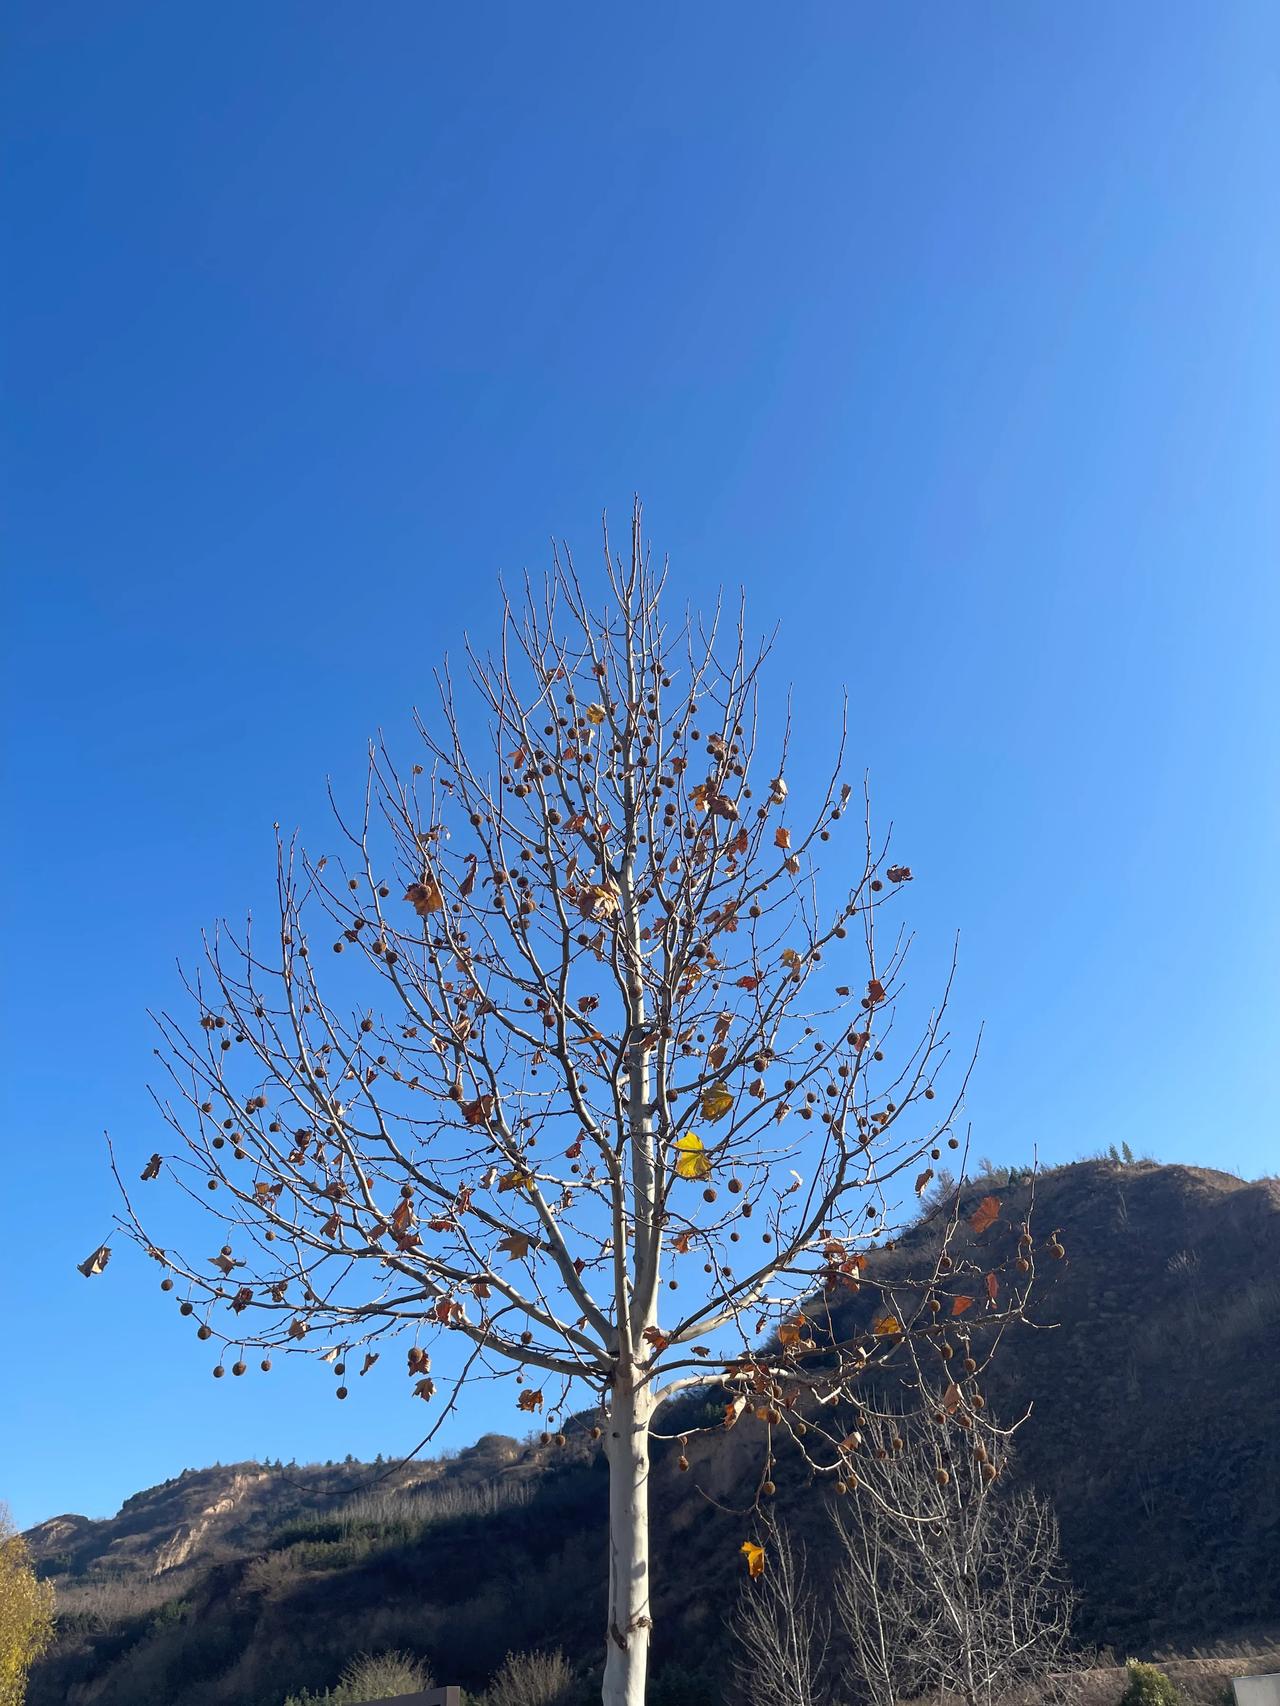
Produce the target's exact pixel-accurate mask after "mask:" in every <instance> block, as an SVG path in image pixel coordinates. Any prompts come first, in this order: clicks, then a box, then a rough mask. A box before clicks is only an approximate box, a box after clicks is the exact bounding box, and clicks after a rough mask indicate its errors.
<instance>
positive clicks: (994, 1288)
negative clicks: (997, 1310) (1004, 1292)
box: [987, 1274, 1000, 1303]
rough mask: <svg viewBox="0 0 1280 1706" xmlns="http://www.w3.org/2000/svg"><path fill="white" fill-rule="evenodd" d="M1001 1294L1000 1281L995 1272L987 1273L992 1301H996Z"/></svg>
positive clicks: (988, 1292) (988, 1289) (988, 1293)
mask: <svg viewBox="0 0 1280 1706" xmlns="http://www.w3.org/2000/svg"><path fill="white" fill-rule="evenodd" d="M999 1295H1000V1281H999V1280H998V1279H997V1278H996V1276H995V1275H994V1274H988V1275H987V1296H988V1297H989V1298H990V1300H991V1302H992V1303H994V1302H995V1300H996V1298H997V1297H999Z"/></svg>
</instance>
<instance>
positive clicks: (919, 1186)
mask: <svg viewBox="0 0 1280 1706" xmlns="http://www.w3.org/2000/svg"><path fill="white" fill-rule="evenodd" d="M932 1177H933V1168H932V1167H926V1168H925V1170H924V1172H923V1173H921V1175H920V1177H919V1178H918V1179H917V1180H916V1195H917V1196H920V1195H921V1194H922V1192H923V1191H924V1188H925V1186H926V1185H927V1184H928V1183H929V1180H930V1179H932Z"/></svg>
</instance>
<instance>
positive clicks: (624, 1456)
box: [601, 1380, 652, 1706]
mask: <svg viewBox="0 0 1280 1706" xmlns="http://www.w3.org/2000/svg"><path fill="white" fill-rule="evenodd" d="M651 1410H652V1403H651V1400H650V1397H649V1392H648V1388H647V1387H642V1388H641V1389H640V1391H639V1392H637V1391H636V1390H635V1388H634V1387H632V1386H631V1384H630V1382H629V1381H627V1382H625V1383H624V1382H623V1381H622V1380H619V1382H618V1384H617V1386H616V1387H615V1388H614V1393H613V1406H612V1414H611V1416H610V1418H609V1424H608V1428H607V1430H606V1455H607V1457H608V1461H609V1624H608V1637H607V1656H606V1658H605V1666H604V1688H603V1691H602V1694H601V1699H602V1701H603V1703H604V1706H644V1693H645V1679H646V1676H647V1674H648V1669H649V1635H650V1630H651V1628H652V1620H651V1617H650V1613H649V1419H650V1414H651Z"/></svg>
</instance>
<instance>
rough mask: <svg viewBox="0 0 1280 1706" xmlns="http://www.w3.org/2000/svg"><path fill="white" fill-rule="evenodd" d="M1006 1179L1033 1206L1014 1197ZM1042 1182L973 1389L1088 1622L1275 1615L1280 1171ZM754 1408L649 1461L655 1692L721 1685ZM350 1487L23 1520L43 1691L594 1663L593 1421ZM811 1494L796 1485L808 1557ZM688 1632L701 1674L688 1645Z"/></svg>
mask: <svg viewBox="0 0 1280 1706" xmlns="http://www.w3.org/2000/svg"><path fill="white" fill-rule="evenodd" d="M981 1188H985V1187H981ZM997 1194H998V1195H1000V1196H1001V1197H1002V1199H1003V1202H1004V1205H1005V1208H1006V1211H1007V1212H1008V1213H1009V1214H1011V1215H1018V1216H1021V1214H1022V1213H1023V1212H1024V1211H1025V1205H1026V1202H1027V1198H1028V1188H1027V1187H1026V1186H1025V1185H1024V1186H1019V1187H1014V1188H1010V1189H1005V1190H1000V1191H998V1192H997ZM1035 1197H1036V1201H1035V1224H1036V1226H1037V1229H1038V1230H1040V1231H1045V1232H1047V1231H1048V1230H1049V1229H1050V1228H1060V1229H1061V1234H1062V1239H1063V1242H1064V1243H1065V1245H1066V1248H1067V1253H1068V1259H1067V1260H1066V1261H1065V1262H1062V1263H1056V1264H1053V1265H1052V1270H1051V1272H1050V1273H1049V1274H1047V1275H1046V1276H1045V1281H1044V1283H1043V1284H1041V1285H1040V1286H1039V1287H1038V1292H1037V1297H1036V1305H1035V1315H1036V1318H1037V1321H1038V1322H1039V1323H1040V1324H1041V1325H1040V1327H1039V1328H1037V1329H1023V1330H1020V1331H1019V1332H1017V1333H1016V1334H1015V1335H1013V1336H1011V1337H1010V1338H1009V1339H1008V1340H1007V1341H1006V1343H1005V1346H1004V1347H1003V1349H1002V1351H1001V1354H1000V1358H999V1360H998V1363H997V1366H996V1369H995V1371H994V1373H993V1376H992V1378H991V1379H989V1380H988V1382H987V1391H988V1396H989V1398H990V1400H991V1401H992V1402H993V1404H994V1405H995V1406H996V1407H997V1408H998V1410H999V1412H1000V1413H1001V1414H1003V1415H1005V1416H1006V1417H1008V1416H1012V1415H1013V1414H1015V1413H1020V1412H1021V1411H1022V1410H1023V1409H1025V1408H1026V1407H1027V1405H1031V1406H1032V1414H1031V1417H1030V1419H1029V1421H1028V1422H1027V1423H1026V1425H1025V1426H1024V1427H1023V1428H1022V1429H1021V1430H1020V1432H1019V1436H1018V1470H1019V1473H1020V1474H1021V1475H1023V1476H1025V1477H1026V1478H1027V1479H1029V1480H1030V1481H1032V1482H1033V1483H1034V1484H1035V1485H1036V1486H1037V1487H1038V1488H1040V1489H1041V1491H1043V1492H1044V1493H1045V1494H1047V1495H1048V1496H1049V1497H1050V1498H1052V1500H1053V1502H1054V1504H1055V1506H1056V1508H1057V1511H1058V1514H1059V1519H1060V1522H1061V1525H1062V1532H1063V1542H1064V1548H1065V1551H1066V1554H1067V1558H1068V1560H1069V1563H1070V1567H1071V1572H1072V1576H1073V1578H1074V1581H1075V1583H1076V1586H1077V1588H1078V1590H1079V1593H1080V1614H1079V1630H1080V1634H1081V1636H1082V1638H1083V1639H1085V1640H1087V1641H1089V1642H1092V1643H1095V1644H1099V1645H1111V1646H1113V1647H1115V1648H1116V1649H1117V1650H1118V1651H1120V1652H1122V1653H1123V1652H1134V1653H1140V1652H1143V1651H1148V1650H1151V1649H1152V1648H1154V1647H1157V1646H1160V1645H1174V1646H1179V1647H1182V1648H1186V1647H1188V1646H1190V1645H1192V1644H1195V1643H1207V1642H1211V1641H1217V1640H1222V1639H1226V1638H1230V1637H1232V1636H1233V1635H1236V1634H1239V1633H1241V1632H1244V1631H1247V1630H1249V1629H1251V1628H1257V1627H1262V1626H1267V1625H1274V1624H1275V1623H1276V1622H1277V1620H1280V1185H1278V1184H1277V1183H1276V1182H1274V1181H1263V1182H1259V1183H1252V1184H1250V1183H1245V1182H1243V1181H1241V1180H1239V1179H1236V1178H1233V1177H1232V1176H1230V1175H1228V1174H1224V1173H1218V1172H1212V1171H1209V1170H1206V1169H1199V1168H1187V1167H1160V1166H1155V1165H1151V1164H1143V1163H1139V1164H1137V1165H1129V1166H1120V1165H1116V1164H1112V1163H1110V1162H1105V1161H1090V1162H1080V1163H1077V1164H1075V1165H1073V1166H1068V1167H1063V1168H1059V1169H1055V1170H1054V1171H1052V1172H1050V1173H1048V1174H1046V1175H1044V1176H1042V1177H1041V1178H1040V1179H1039V1180H1038V1181H1037V1182H1036V1186H1035ZM933 1236H934V1234H933V1232H932V1231H931V1229H930V1228H929V1227H927V1226H924V1227H921V1228H919V1229H917V1230H916V1231H915V1232H913V1233H910V1234H908V1235H907V1237H906V1238H905V1239H904V1240H903V1241H902V1246H901V1249H900V1251H899V1252H897V1253H896V1254H895V1255H894V1256H886V1257H884V1258H883V1260H884V1261H885V1262H892V1261H895V1260H903V1261H906V1260H910V1259H911V1257H912V1254H913V1249H915V1248H916V1247H917V1246H918V1245H920V1244H922V1243H924V1242H926V1241H927V1240H929V1239H930V1238H932V1237H933ZM752 1426H754V1424H749V1423H745V1424H741V1425H740V1429H737V1430H735V1432H734V1434H733V1435H730V1436H728V1438H727V1439H726V1440H724V1441H720V1440H717V1441H713V1442H705V1443H701V1444H697V1445H695V1447H694V1448H693V1449H692V1450H691V1453H690V1455H691V1457H692V1459H693V1468H692V1473H690V1474H689V1475H687V1476H684V1475H678V1474H677V1473H676V1472H675V1467H674V1459H673V1455H672V1454H671V1453H670V1452H665V1453H664V1452H662V1451H660V1452H659V1456H658V1461H657V1465H656V1472H655V1480H654V1485H655V1503H656V1507H657V1508H656V1513H655V1518H656V1530H657V1544H658V1546H659V1548H660V1550H659V1553H658V1571H659V1573H658V1580H657V1584H656V1586H657V1594H656V1606H655V1609H656V1613H657V1631H656V1641H655V1659H656V1665H657V1672H658V1679H659V1687H658V1689H657V1695H658V1701H659V1706H663V1702H664V1701H665V1702H667V1703H669V1706H674V1703H675V1702H676V1701H680V1702H681V1703H682V1706H699V1703H700V1702H703V1701H714V1700H716V1699H717V1694H716V1692H715V1690H714V1688H713V1686H712V1684H711V1682H710V1678H711V1677H712V1676H713V1675H714V1674H715V1671H716V1666H715V1665H714V1663H713V1662H711V1661H714V1658H715V1654H716V1651H717V1649H718V1648H719V1647H720V1646H721V1644H722V1641H723V1610H724V1606H725V1604H726V1596H727V1595H728V1594H731V1592H732V1591H733V1588H734V1586H735V1585H736V1575H737V1572H738V1569H739V1561H738V1559H737V1557H736V1548H737V1544H738V1542H739V1541H740V1540H741V1538H742V1536H741V1533H740V1532H739V1531H740V1529H741V1527H742V1519H740V1518H738V1517H735V1516H733V1515H732V1514H729V1513H726V1512H725V1511H723V1510H722V1509H719V1508H717V1507H718V1505H719V1504H727V1503H731V1502H732V1501H733V1499H734V1498H735V1496H736V1495H737V1493H738V1488H737V1487H736V1486H735V1480H740V1478H741V1472H742V1469H743V1467H744V1465H745V1464H746V1463H747V1462H748V1461H752V1460H753V1454H752V1451H751V1439H750V1432H749V1430H750V1428H751V1427H752ZM374 1473H376V1471H373V1470H370V1471H368V1474H369V1475H372V1474H374ZM360 1476H361V1468H360V1466H350V1465H348V1466H343V1467H342V1468H340V1469H338V1470H332V1469H330V1470H320V1469H316V1468H310V1469H306V1470H300V1471H294V1470H290V1471H288V1472H282V1471H278V1470H270V1469H265V1468H263V1467H262V1466H260V1465H256V1464H240V1465H236V1466H233V1467H230V1468H222V1469H214V1470H204V1471H199V1472H188V1473H187V1474H185V1475H183V1476H181V1477H179V1478H178V1479H176V1480H175V1481H172V1482H169V1483H167V1484H165V1485H164V1486H162V1487H158V1488H154V1489H152V1490H150V1491H149V1492H146V1493H140V1494H138V1495H137V1496H135V1497H134V1498H132V1499H130V1500H129V1501H128V1502H127V1503H126V1505H125V1506H124V1507H123V1509H122V1510H121V1512H120V1514H119V1515H118V1516H117V1517H115V1518H112V1519H110V1520H108V1521H105V1522H88V1521H87V1520H86V1519H84V1518H82V1517H75V1516H67V1517H59V1518H56V1519H54V1520H53V1521H51V1522H47V1523H43V1524H41V1525H40V1526H39V1527H38V1528H36V1529H34V1530H32V1531H31V1533H30V1534H29V1536H28V1538H29V1540H30V1542H31V1546H32V1550H33V1552H34V1554H35V1556H36V1557H37V1559H38V1560H39V1561H40V1564H41V1567H42V1568H43V1569H44V1570H45V1572H46V1573H47V1574H49V1575H51V1576H52V1577H53V1579H54V1580H55V1581H56V1582H57V1584H58V1589H59V1595H60V1602H61V1604H62V1607H63V1614H64V1615H63V1633H62V1638H61V1640H60V1642H59V1646H58V1648H57V1650H56V1651H55V1653H54V1654H53V1655H52V1656H51V1657H50V1659H49V1660H47V1661H46V1662H45V1664H44V1665H43V1666H42V1667H41V1669H40V1671H39V1672H38V1673H37V1676H36V1677H35V1679H34V1680H33V1685H32V1689H31V1706H54V1703H55V1702H56V1703H58V1706H62V1703H64V1702H65V1703H66V1706H91V1703H93V1706H99V1703H100V1706H232V1703H233V1702H234V1703H235V1706H281V1701H282V1700H283V1698H284V1695H285V1694H286V1693H287V1692H289V1690H290V1689H293V1688H297V1687H300V1686H303V1685H309V1686H319V1685H323V1684H326V1683H328V1682H330V1681H331V1680H332V1679H333V1677H334V1675H335V1674H336V1672H337V1670H338V1668H339V1666H340V1664H341V1662H342V1660H343V1659H344V1658H345V1657H347V1656H348V1655H349V1654H350V1653H351V1652H353V1651H355V1650H359V1649H361V1648H374V1647H384V1646H389V1645H399V1646H405V1647H409V1648H412V1649H414V1650H416V1651H419V1652H422V1653H423V1654H425V1655H426V1656H427V1657H428V1658H429V1659H430V1660H431V1662H432V1663H433V1665H434V1667H435V1669H436V1671H437V1673H438V1674H440V1675H447V1676H449V1677H450V1678H454V1679H457V1680H460V1681H462V1682H463V1683H464V1684H467V1685H470V1686H479V1685H480V1684H482V1683H483V1682H484V1680H485V1678H486V1677H487V1676H488V1674H489V1673H490V1672H491V1671H492V1669H493V1668H494V1666H495V1664H496V1663H497V1662H498V1661H499V1660H500V1659H501V1657H502V1654H503V1653H504V1652H505V1651H506V1650H507V1648H509V1647H521V1646H534V1645H548V1644H557V1643H558V1644H560V1645H562V1646H564V1648H565V1649H566V1651H567V1652H569V1653H571V1654H572V1655H573V1656H575V1657H576V1658H580V1659H581V1660H582V1661H583V1662H584V1663H585V1664H589V1663H590V1662H591V1661H592V1660H593V1659H594V1656H595V1652H596V1648H597V1646H598V1641H599V1625H600V1622H601V1615H602V1612H601V1590H600V1582H601V1579H602V1567H603V1560H604V1538H603V1533H602V1528H601V1523H602V1520H603V1512H604V1485H605V1484H604V1474H603V1465H602V1463H601V1462H600V1461H599V1460H598V1459H597V1457H596V1456H595V1453H594V1448H593V1447H592V1445H591V1444H590V1442H589V1440H588V1439H587V1438H586V1437H585V1435H583V1434H582V1433H581V1432H580V1431H579V1432H577V1433H573V1434H571V1437H570V1442H569V1444H568V1446H567V1447H564V1448H562V1449H559V1450H556V1449H555V1448H554V1447H545V1448H544V1447H540V1446H529V1445H525V1446H521V1445H518V1444H517V1443H516V1442H515V1441H514V1440H508V1439H505V1438H503V1437H501V1436H488V1437H487V1438H486V1439H484V1440H482V1441H480V1442H478V1444H477V1446H476V1447H474V1448H472V1449H471V1450H470V1451H468V1452H464V1453H462V1454H460V1455H459V1456H458V1457H457V1458H455V1459H452V1460H448V1461H444V1462H429V1463H422V1464H415V1465H412V1466H409V1467H408V1468H407V1469H406V1470H405V1471H403V1472H401V1473H400V1474H399V1475H397V1476H396V1477H395V1478H394V1479H393V1480H392V1481H391V1482H388V1483H384V1484H383V1485H382V1487H381V1488H380V1490H379V1491H378V1492H377V1493H376V1494H366V1495H361V1496H357V1497H356V1498H354V1499H347V1500H342V1499H338V1500H335V1499H334V1498H333V1497H332V1496H331V1495H332V1490H333V1488H334V1487H335V1486H345V1485H349V1484H350V1482H351V1481H352V1480H354V1479H359V1478H360ZM779 1479H780V1481H781V1483H782V1491H783V1493H784V1494H785V1493H786V1492H787V1490H788V1489H787V1479H788V1477H787V1476H786V1475H781V1476H780V1477H779ZM706 1494H711V1495H712V1496H713V1497H714V1499H715V1500H716V1501H717V1503H716V1504H713V1503H711V1502H709V1500H708V1498H707V1497H706V1496H705V1495H706ZM820 1503H821V1501H820V1500H818V1499H808V1500H806V1499H804V1498H795V1499H792V1500H788V1501H787V1514H788V1515H789V1517H790V1518H791V1519H792V1520H793V1521H795V1522H797V1523H799V1524H800V1525H801V1526H803V1527H804V1528H805V1529H806V1532H807V1534H808V1537H809V1538H810V1540H811V1543H812V1544H813V1545H814V1546H816V1547H818V1548H819V1549H820V1548H821V1545H822V1543H823V1529H824V1519H823V1517H822V1513H821V1509H820ZM338 1613H340V1615H337V1614H338ZM693 1650H696V1651H698V1652H699V1653H700V1654H702V1655H704V1658H705V1660H706V1661H707V1662H706V1667H705V1674H703V1675H699V1674H697V1673H694V1672H691V1671H690V1670H689V1668H688V1666H687V1664H685V1665H681V1664H680V1662H679V1660H680V1657H681V1655H685V1654H687V1653H688V1652H690V1651H693ZM664 1672H665V1679H664Z"/></svg>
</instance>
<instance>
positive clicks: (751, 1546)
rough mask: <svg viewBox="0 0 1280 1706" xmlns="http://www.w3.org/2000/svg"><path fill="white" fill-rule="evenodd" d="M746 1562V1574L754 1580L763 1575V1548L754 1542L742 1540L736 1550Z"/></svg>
mask: <svg viewBox="0 0 1280 1706" xmlns="http://www.w3.org/2000/svg"><path fill="white" fill-rule="evenodd" d="M738 1550H739V1551H740V1552H741V1553H742V1555H743V1556H744V1557H745V1558H746V1560H747V1574H748V1575H749V1576H750V1577H751V1578H752V1579H753V1580H754V1579H755V1578H756V1577H757V1576H762V1575H763V1574H764V1547H763V1546H758V1545H757V1544H756V1542H755V1541H754V1540H744V1541H743V1542H742V1545H741V1546H740V1547H739V1548H738Z"/></svg>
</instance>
